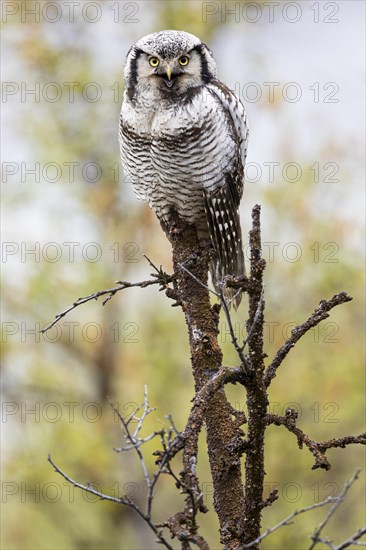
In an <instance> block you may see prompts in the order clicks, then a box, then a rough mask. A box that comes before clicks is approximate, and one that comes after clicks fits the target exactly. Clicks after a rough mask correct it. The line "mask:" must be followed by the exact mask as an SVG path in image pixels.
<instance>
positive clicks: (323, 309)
mask: <svg viewBox="0 0 366 550" xmlns="http://www.w3.org/2000/svg"><path fill="white" fill-rule="evenodd" d="M350 300H352V297H351V296H349V295H348V294H347V293H346V292H340V293H339V294H336V295H335V296H333V298H331V299H330V300H322V301H321V302H320V303H319V306H318V307H317V308H316V309H315V311H314V313H312V315H311V316H310V317H309V318H308V320H307V321H305V323H302V324H301V325H298V326H297V327H295V328H294V329H292V331H291V336H290V338H288V339H287V340H286V342H285V343H284V345H283V346H282V347H281V348H280V349H279V350H278V352H277V353H276V355H275V357H274V359H273V361H272V363H271V364H270V365H269V367H268V368H267V370H266V373H265V378H264V382H265V385H266V386H267V387H268V386H269V385H270V383H271V382H272V380H273V378H274V377H275V376H276V374H277V369H278V367H279V366H280V365H281V363H282V362H283V360H284V359H285V357H286V355H287V354H288V353H289V351H290V350H291V349H292V348H293V347H294V346H295V344H296V342H298V341H299V340H300V338H301V337H302V336H304V334H306V333H307V332H308V331H309V330H310V329H312V328H313V327H315V326H316V325H318V324H319V323H320V322H321V321H323V320H324V319H326V318H327V317H329V313H328V311H330V310H331V309H333V308H334V307H336V306H338V305H340V304H344V303H345V302H349V301H350Z"/></svg>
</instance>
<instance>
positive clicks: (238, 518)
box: [42, 205, 366, 550]
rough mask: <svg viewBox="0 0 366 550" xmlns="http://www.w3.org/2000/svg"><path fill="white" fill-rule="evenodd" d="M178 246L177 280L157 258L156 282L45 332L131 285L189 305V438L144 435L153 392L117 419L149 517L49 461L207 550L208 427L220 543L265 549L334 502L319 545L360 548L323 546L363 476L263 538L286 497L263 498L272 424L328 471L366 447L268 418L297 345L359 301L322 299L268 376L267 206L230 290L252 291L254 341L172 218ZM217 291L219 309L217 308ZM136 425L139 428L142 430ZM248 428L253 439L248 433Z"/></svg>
mask: <svg viewBox="0 0 366 550" xmlns="http://www.w3.org/2000/svg"><path fill="white" fill-rule="evenodd" d="M166 227H167V230H168V233H169V239H170V242H171V244H172V248H173V265H174V275H168V274H167V273H165V272H164V271H163V270H162V268H161V267H160V269H158V268H157V267H156V266H155V265H154V264H153V263H152V262H151V261H150V260H148V261H149V263H150V265H151V266H152V267H153V269H154V271H155V273H153V274H152V277H153V278H152V279H150V280H146V281H141V282H138V283H129V282H126V281H119V282H117V286H116V287H113V288H110V289H106V290H102V291H98V292H96V293H94V294H91V295H89V296H86V297H84V298H79V299H78V300H76V302H74V303H73V304H72V306H70V307H69V308H68V309H66V310H65V311H63V312H61V313H59V314H58V315H56V317H55V319H54V321H52V322H51V323H50V324H49V325H47V326H46V327H45V328H44V329H43V331H42V332H46V331H47V330H49V329H50V328H51V327H52V326H54V325H55V324H56V323H57V322H58V321H59V320H60V319H61V318H63V317H65V316H66V315H67V314H68V313H69V312H70V311H72V310H73V309H75V308H76V307H78V306H80V305H82V304H84V303H87V302H89V301H91V300H97V299H98V298H99V297H103V296H104V297H105V298H104V301H103V305H104V304H105V303H106V302H107V301H108V300H110V299H111V298H112V297H113V296H114V295H115V294H116V293H117V292H119V291H120V290H124V289H127V288H131V287H140V288H145V287H147V286H150V285H159V287H160V288H159V290H165V291H166V294H167V296H168V297H169V298H171V299H173V300H174V303H173V304H172V305H173V306H181V307H182V310H183V312H184V315H185V319H186V324H187V327H188V334H189V342H190V351H191V361H192V370H193V377H194V381H195V396H194V398H193V400H192V401H193V403H192V407H191V410H190V414H189V417H188V420H187V423H186V426H185V428H184V430H183V431H181V432H179V431H178V430H177V429H176V428H175V426H174V424H173V421H172V420H171V418H169V417H168V418H169V420H170V426H169V428H168V429H167V428H165V427H164V428H162V429H161V430H158V431H155V432H153V433H151V434H150V435H148V436H146V437H141V430H142V426H143V422H144V420H145V418H146V417H147V416H148V415H149V414H150V413H151V412H152V411H153V410H154V409H152V408H151V407H150V406H149V402H148V398H147V392H146V390H145V397H144V402H143V403H142V404H141V406H140V407H137V409H136V410H135V411H134V413H133V414H132V415H130V416H129V417H128V418H127V419H124V418H123V417H122V416H121V415H120V413H119V411H118V409H117V408H116V407H114V406H113V405H112V408H113V409H114V410H115V412H116V413H117V415H118V417H119V419H120V422H121V426H122V429H123V432H124V437H125V440H126V444H125V445H123V446H121V447H120V448H117V449H115V450H116V451H117V452H129V451H132V452H135V453H136V454H137V457H138V460H139V462H140V464H141V467H142V470H143V475H144V479H145V483H146V487H147V497H146V505H145V508H144V510H141V509H140V507H139V506H138V505H137V504H136V503H134V502H132V501H131V500H130V499H128V498H125V497H120V498H117V497H110V496H108V495H104V494H103V493H99V492H98V491H95V489H93V488H92V487H91V486H90V485H82V484H80V483H78V482H75V481H74V480H72V479H71V478H70V477H69V476H67V475H66V474H65V473H64V472H62V471H61V470H60V469H59V468H58V467H57V466H56V465H55V464H54V462H53V461H52V460H51V458H50V457H49V462H50V463H51V464H52V465H53V467H54V468H55V470H56V472H58V473H59V474H60V475H62V476H63V477H64V478H65V479H66V480H67V481H69V482H70V483H72V484H73V485H74V486H75V487H79V488H80V489H83V490H86V491H89V492H92V493H93V494H95V495H97V496H99V498H101V499H102V500H103V499H104V500H111V501H113V502H115V503H117V504H123V505H126V506H130V507H131V508H133V509H135V510H136V512H137V513H138V514H139V515H140V517H142V518H143V519H144V520H145V521H146V522H147V524H148V525H149V527H150V528H151V529H152V530H153V532H154V533H155V535H156V536H157V539H158V542H160V543H161V544H163V545H164V546H165V547H166V548H169V549H171V550H172V546H171V545H170V544H169V542H168V541H167V539H166V537H165V535H164V533H163V529H168V530H169V531H170V534H171V536H172V537H173V538H176V539H178V540H179V541H180V543H181V550H189V549H190V548H191V545H195V546H198V547H199V548H200V549H201V550H209V547H208V544H207V542H206V541H205V539H204V538H203V537H202V536H201V535H200V533H199V526H198V523H197V516H198V514H199V513H205V512H207V508H206V506H205V504H204V498H203V493H202V490H201V488H200V484H199V479H198V475H197V460H198V438H199V434H200V432H201V430H202V428H203V427H204V426H205V429H206V440H207V448H208V456H209V461H210V469H211V475H212V480H213V487H214V507H215V511H216V513H217V516H218V518H219V522H220V537H221V542H222V544H223V546H224V549H225V550H239V549H242V548H253V549H254V550H258V549H259V544H260V542H261V541H262V540H263V539H264V538H266V537H267V536H269V535H270V534H271V533H273V532H274V531H276V530H277V529H279V528H280V527H282V526H284V525H289V524H290V523H292V520H293V519H294V518H295V517H296V516H297V515H300V514H303V513H305V512H307V511H309V510H312V509H314V508H318V507H321V506H325V505H328V504H332V503H333V504H334V506H333V508H332V509H331V511H330V512H329V514H328V515H327V517H326V518H325V520H324V521H323V523H322V524H321V525H320V526H319V527H318V529H317V530H316V531H315V532H314V535H313V545H312V546H311V547H310V549H309V550H312V549H313V548H314V547H315V544H317V543H318V542H323V543H324V544H326V545H327V546H329V548H332V549H333V550H342V549H343V548H346V547H348V546H350V545H351V544H361V543H358V542H357V541H358V540H359V538H360V537H361V536H362V535H363V533H364V530H362V529H360V530H359V531H357V532H356V533H355V534H354V535H352V536H351V537H349V538H348V539H347V540H345V541H344V542H343V543H341V545H339V546H338V547H335V546H333V543H332V542H331V541H329V540H328V539H323V538H321V532H322V530H323V528H324V527H325V526H326V525H327V523H328V521H329V517H331V515H332V514H333V513H334V512H335V510H336V509H337V507H338V506H339V505H340V504H341V502H342V501H343V500H342V499H344V497H345V494H346V492H347V490H348V488H349V487H350V486H351V485H352V483H353V482H354V480H355V479H356V478H357V475H355V476H354V478H353V479H352V480H351V481H350V482H349V484H348V486H347V489H345V492H344V493H342V494H341V495H340V497H337V498H336V499H331V498H329V499H326V500H325V501H323V502H321V503H316V504H313V505H312V506H308V507H306V508H303V509H301V510H297V511H295V512H293V513H292V514H291V515H290V516H288V517H287V518H285V519H284V520H283V521H282V522H280V523H279V524H278V525H276V526H274V527H272V528H270V529H268V530H267V531H266V532H265V533H264V534H261V515H262V510H263V508H264V507H266V506H271V505H272V504H273V503H274V502H275V501H276V499H277V498H278V496H277V492H276V491H273V492H272V493H271V494H270V495H269V497H268V498H267V499H263V490H264V476H265V471H264V435H265V430H266V429H267V428H268V426H269V425H271V424H274V425H276V426H283V427H285V428H286V429H287V430H288V431H289V432H291V433H293V434H294V435H295V436H296V438H297V443H298V446H299V448H300V449H301V448H303V446H304V445H305V446H306V447H307V448H308V449H309V451H310V452H311V453H312V454H313V456H314V457H315V464H314V465H313V469H315V468H324V469H325V470H329V468H330V463H329V461H328V458H327V457H326V451H327V450H328V449H330V448H336V447H338V448H344V447H346V446H347V445H350V444H365V443H366V434H360V435H357V436H352V435H351V436H345V437H341V438H338V439H329V440H326V441H321V442H316V441H313V440H312V439H311V438H310V437H309V436H308V435H307V434H305V433H304V432H303V430H301V429H300V428H299V427H298V426H297V414H296V412H295V411H294V410H293V409H288V411H286V414H285V415H284V416H280V415H276V414H268V412H267V409H268V403H269V396H268V389H269V387H270V384H271V382H272V380H273V378H274V377H275V376H276V375H277V371H278V368H279V367H280V365H281V364H282V362H283V361H284V359H285V358H286V356H287V354H288V353H289V351H290V350H291V349H292V348H293V347H294V346H295V345H296V343H297V342H298V340H299V339H300V338H301V337H302V336H303V335H304V334H306V333H307V332H308V331H309V330H310V329H311V328H313V327H315V326H316V325H317V324H319V323H320V322H321V321H322V320H324V319H326V318H327V317H329V311H330V310H331V309H332V308H334V307H335V306H337V305H340V304H343V303H345V302H348V301H350V300H351V299H352V298H351V297H350V296H349V295H348V294H346V293H345V292H341V293H339V294H336V295H335V296H333V298H331V299H330V300H328V301H326V300H323V301H321V302H320V304H319V306H318V307H317V308H316V309H315V311H314V312H313V313H312V315H311V316H310V317H309V318H308V319H307V321H305V322H304V323H302V324H300V325H298V326H297V327H296V328H294V329H293V330H292V332H291V336H290V338H288V340H287V341H286V342H285V343H284V345H283V346H282V347H281V348H280V349H279V350H278V352H277V353H276V354H275V356H274V358H273V360H272V362H271V363H270V365H269V366H268V367H267V368H266V366H265V363H264V360H265V358H266V357H267V355H266V353H265V352H264V310H265V301H264V284H263V273H264V269H265V261H264V259H263V258H262V250H261V246H262V245H261V226H260V207H259V206H258V205H256V206H255V207H254V208H253V211H252V230H251V231H250V275H249V277H247V276H244V275H243V276H242V277H240V278H233V277H227V280H225V281H224V284H227V285H228V286H230V287H233V288H237V289H244V290H245V291H246V293H247V296H248V301H249V312H248V320H247V322H246V330H247V336H246V338H245V339H244V340H243V341H240V340H239V339H238V338H237V337H236V335H235V332H234V324H233V322H232V318H231V314H230V310H229V304H228V303H227V302H226V301H225V299H224V296H223V293H222V292H221V293H220V292H215V291H211V290H210V289H209V287H208V283H207V278H208V265H209V261H210V251H208V250H206V249H203V248H202V247H201V245H200V243H199V240H198V238H197V234H196V232H195V229H194V228H193V227H192V226H190V225H188V224H186V223H185V222H183V221H182V220H181V219H179V217H178V216H177V215H176V214H175V213H174V212H172V216H171V219H170V222H169V223H168V224H166ZM210 293H212V294H214V295H215V296H216V297H217V298H218V299H219V301H220V303H219V304H215V305H213V306H211V304H210ZM220 309H222V310H223V311H224V314H225V316H226V319H227V322H228V326H229V331H230V335H231V341H232V344H233V346H234V348H235V350H236V352H237V355H238V357H239V361H240V364H239V365H238V366H236V367H226V366H223V365H222V351H221V348H220V346H219V343H218V334H219V331H218V324H219V315H220ZM228 383H232V384H236V383H239V384H241V385H242V386H243V391H244V390H245V392H246V405H247V415H245V414H244V413H243V412H241V411H236V410H235V409H234V408H233V407H232V406H231V404H230V403H229V401H228V399H227V397H226V394H225V389H224V386H225V384H228ZM132 420H134V421H136V422H137V425H136V427H135V429H134V430H132V428H131V422H132ZM243 424H247V434H245V433H244V432H243V430H242V425H243ZM156 437H158V438H160V444H161V449H159V450H156V451H155V452H154V453H153V454H154V455H155V456H156V457H157V459H156V468H157V469H156V471H155V472H154V473H153V474H151V473H149V472H148V469H147V466H146V463H145V459H144V453H143V446H144V445H145V443H147V442H148V441H151V440H152V439H154V438H156ZM180 451H182V463H183V465H182V470H181V471H180V472H179V475H177V474H176V473H175V472H174V470H173V468H172V464H171V462H172V459H173V458H174V457H175V456H176V455H177V453H179V452H180ZM243 454H245V481H244V484H243V480H242V472H241V459H242V456H243ZM162 474H164V475H168V476H170V477H171V479H172V480H173V481H174V484H175V486H176V487H177V488H178V489H179V490H180V492H181V493H182V494H183V495H184V496H185V504H184V508H183V510H180V511H178V512H176V513H174V514H173V515H171V517H169V518H168V519H167V520H166V521H165V522H163V523H160V524H158V523H155V522H154V521H153V519H152V515H153V514H152V512H153V503H154V496H155V489H156V485H157V483H158V481H159V479H160V478H161V475H162Z"/></svg>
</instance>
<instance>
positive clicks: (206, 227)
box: [120, 31, 248, 307]
mask: <svg viewBox="0 0 366 550" xmlns="http://www.w3.org/2000/svg"><path fill="white" fill-rule="evenodd" d="M247 141H248V126H247V118H246V114H245V110H244V107H243V105H242V104H241V102H240V100H239V98H238V97H237V96H236V95H235V94H234V92H232V91H231V90H229V88H227V87H226V86H225V85H224V84H223V83H222V82H220V81H219V80H217V71H216V63H215V61H214V59H213V56H212V53H211V51H210V50H209V49H208V48H207V46H206V45H205V44H203V43H202V42H201V41H200V40H199V38H197V37H195V36H193V35H191V34H189V33H186V32H183V31H160V32H158V33H154V34H151V35H148V36H145V37H144V38H142V39H141V40H139V41H138V42H137V43H136V44H135V45H134V46H133V47H132V48H131V49H130V51H129V53H128V55H127V61H126V66H125V92H124V98H123V103H122V111H121V120H120V146H121V157H122V164H123V168H124V172H125V175H126V176H127V178H128V179H129V180H130V182H131V184H132V186H133V188H134V190H135V192H136V194H137V196H138V197H139V198H140V199H141V200H144V201H147V202H148V203H149V205H150V206H151V207H152V208H153V209H154V211H155V212H156V215H157V216H158V218H159V219H160V221H161V222H162V226H163V227H164V221H167V220H168V219H169V216H170V213H171V211H172V209H175V211H176V212H177V213H178V215H179V216H180V217H181V218H182V219H184V220H185V221H186V222H188V223H189V224H193V225H194V226H195V228H196V230H197V235H198V237H199V239H200V241H201V242H202V244H203V245H207V244H212V246H213V249H214V254H213V259H212V262H211V267H210V271H211V276H212V279H213V283H214V285H215V287H216V288H217V289H218V288H219V287H220V286H222V288H223V292H224V296H226V298H227V299H228V301H229V302H230V301H233V303H234V306H235V307H237V306H238V305H239V303H240V300H241V294H240V293H239V294H237V295H235V293H234V292H233V291H232V290H231V289H229V288H226V287H225V277H226V276H227V275H234V276H239V275H242V274H243V273H244V254H243V247H242V237H241V228H240V219H239V203H240V200H241V197H242V194H243V181H244V164H245V158H246V149H247Z"/></svg>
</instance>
